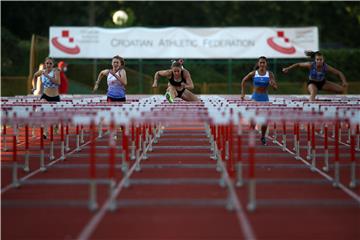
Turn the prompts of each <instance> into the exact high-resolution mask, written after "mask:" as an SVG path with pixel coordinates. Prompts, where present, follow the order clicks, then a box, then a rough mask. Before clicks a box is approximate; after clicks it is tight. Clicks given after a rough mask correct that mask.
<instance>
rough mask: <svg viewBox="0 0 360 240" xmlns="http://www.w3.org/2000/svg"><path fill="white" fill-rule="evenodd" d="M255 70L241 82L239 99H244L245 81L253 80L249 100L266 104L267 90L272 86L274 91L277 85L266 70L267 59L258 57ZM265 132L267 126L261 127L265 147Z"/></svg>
mask: <svg viewBox="0 0 360 240" xmlns="http://www.w3.org/2000/svg"><path fill="white" fill-rule="evenodd" d="M255 68H256V70H255V71H252V72H250V73H249V74H248V75H246V76H245V77H244V78H243V79H242V81H241V99H242V100H244V99H245V83H246V81H248V80H250V79H252V80H253V87H254V88H253V89H254V90H253V94H252V96H251V99H252V100H254V101H256V102H268V101H269V96H268V93H267V89H268V87H269V85H270V86H272V87H273V88H274V89H277V88H278V86H277V83H276V81H275V76H274V74H273V73H272V72H270V71H268V70H267V59H266V57H264V56H261V57H259V59H258V61H257V63H256V65H255ZM266 130H267V125H263V126H261V142H262V143H263V144H264V145H265V144H266V140H265V134H266Z"/></svg>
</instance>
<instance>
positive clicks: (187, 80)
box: [152, 61, 199, 103]
mask: <svg viewBox="0 0 360 240" xmlns="http://www.w3.org/2000/svg"><path fill="white" fill-rule="evenodd" d="M159 77H166V78H167V79H168V80H169V83H168V88H167V90H166V93H165V97H166V99H167V100H168V101H169V102H170V103H173V102H174V99H175V98H176V97H178V98H181V99H183V100H185V101H198V100H199V98H198V97H197V96H195V95H194V94H193V93H192V92H190V90H191V89H194V84H193V81H192V79H191V76H190V72H189V71H188V70H186V69H185V68H183V66H182V64H181V62H179V61H175V62H173V63H172V65H171V69H168V70H161V71H157V72H156V73H155V76H154V83H153V85H152V87H154V88H156V87H157V86H158V81H159Z"/></svg>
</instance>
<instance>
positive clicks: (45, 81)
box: [41, 69, 59, 89]
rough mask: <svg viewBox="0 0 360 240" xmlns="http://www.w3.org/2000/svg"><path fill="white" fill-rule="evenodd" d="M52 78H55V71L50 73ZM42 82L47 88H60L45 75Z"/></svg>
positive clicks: (42, 75) (42, 76)
mask: <svg viewBox="0 0 360 240" xmlns="http://www.w3.org/2000/svg"><path fill="white" fill-rule="evenodd" d="M48 75H49V76H50V77H54V75H55V71H54V69H53V70H51V72H49V73H48ZM41 82H42V84H43V86H44V89H45V88H58V87H59V84H57V83H54V82H52V81H51V80H50V79H49V78H47V77H46V76H45V75H44V74H41Z"/></svg>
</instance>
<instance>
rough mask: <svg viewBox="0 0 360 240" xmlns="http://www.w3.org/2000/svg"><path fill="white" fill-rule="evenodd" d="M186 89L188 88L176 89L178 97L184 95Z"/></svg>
mask: <svg viewBox="0 0 360 240" xmlns="http://www.w3.org/2000/svg"><path fill="white" fill-rule="evenodd" d="M185 89H186V88H184V89H183V90H180V91H178V90H176V92H177V97H179V98H181V96H182V95H183V93H184V92H185Z"/></svg>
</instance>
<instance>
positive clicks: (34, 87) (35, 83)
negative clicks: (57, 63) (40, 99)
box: [31, 70, 43, 92]
mask: <svg viewBox="0 0 360 240" xmlns="http://www.w3.org/2000/svg"><path fill="white" fill-rule="evenodd" d="M42 73H43V70H39V71H37V72H36V73H34V76H33V80H32V82H33V88H32V90H31V91H32V92H34V91H35V90H36V86H37V79H38V77H40V76H41V74H42Z"/></svg>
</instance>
